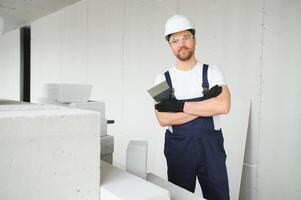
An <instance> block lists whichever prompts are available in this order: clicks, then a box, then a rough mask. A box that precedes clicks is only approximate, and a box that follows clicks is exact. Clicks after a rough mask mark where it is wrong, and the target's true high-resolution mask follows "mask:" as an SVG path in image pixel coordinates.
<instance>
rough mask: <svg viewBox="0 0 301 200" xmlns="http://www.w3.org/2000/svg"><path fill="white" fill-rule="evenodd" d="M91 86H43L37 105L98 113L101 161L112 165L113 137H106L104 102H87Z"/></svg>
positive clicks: (55, 84) (54, 84)
mask: <svg viewBox="0 0 301 200" xmlns="http://www.w3.org/2000/svg"><path fill="white" fill-rule="evenodd" d="M91 90H92V85H87V84H57V83H51V84H50V83H49V84H45V85H44V97H43V98H40V99H39V103H42V104H53V105H59V106H65V107H71V108H79V109H85V110H92V111H97V112H99V113H100V116H101V118H100V136H101V147H103V148H101V155H100V157H101V159H102V160H105V161H106V162H109V163H111V164H112V161H113V152H114V137H113V136H110V135H107V119H106V117H105V113H106V109H105V102H101V101H91V100H88V99H89V96H90V93H91Z"/></svg>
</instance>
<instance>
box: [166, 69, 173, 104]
mask: <svg viewBox="0 0 301 200" xmlns="http://www.w3.org/2000/svg"><path fill="white" fill-rule="evenodd" d="M164 76H165V80H166V82H167V84H168V86H169V88H170V90H171V94H170V98H175V96H174V88H173V87H172V83H171V78H170V74H169V71H166V72H165V73H164Z"/></svg>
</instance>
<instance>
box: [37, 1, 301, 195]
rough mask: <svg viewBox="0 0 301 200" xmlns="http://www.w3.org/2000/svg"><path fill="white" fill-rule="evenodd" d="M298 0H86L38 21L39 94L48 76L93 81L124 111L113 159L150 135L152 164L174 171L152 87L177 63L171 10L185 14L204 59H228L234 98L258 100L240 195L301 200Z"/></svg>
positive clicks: (224, 64)
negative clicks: (170, 38)
mask: <svg viewBox="0 0 301 200" xmlns="http://www.w3.org/2000/svg"><path fill="white" fill-rule="evenodd" d="M300 4H301V3H300V2H298V1H290V2H289V3H287V2H286V1H284V0H278V1H273V2H272V1H269V0H255V1H251V0H249V1H239V0H229V1H210V0H201V1H199V0H185V1H184V0H178V1H172V0H165V1H141V0H118V1H108V0H103V1H99V0H84V1H82V2H79V3H77V4H74V5H72V6H70V7H68V8H65V9H63V10H60V11H58V12H55V13H53V14H51V15H49V16H46V17H44V18H42V19H40V20H37V21H35V22H33V23H32V99H33V100H37V98H39V97H41V96H42V84H43V83H46V82H74V83H92V84H93V85H94V89H93V94H92V99H95V100H101V101H106V103H107V109H106V110H107V118H108V119H115V120H116V124H114V125H112V126H111V125H110V126H109V130H108V131H109V134H112V135H114V136H115V153H114V162H115V164H119V165H124V163H125V149H126V146H127V144H128V141H129V140H130V139H146V140H148V142H149V162H148V169H149V171H152V172H153V173H155V174H158V175H159V176H162V177H166V166H165V158H164V156H163V142H164V137H163V132H164V129H163V128H161V127H159V126H158V124H157V122H156V120H155V115H154V112H153V109H152V100H151V98H150V97H149V96H148V94H147V93H146V90H147V89H148V88H150V87H151V86H152V85H153V81H154V78H155V76H156V75H157V74H158V73H161V72H163V71H164V70H166V69H167V67H168V66H170V65H172V64H173V62H174V57H173V55H172V54H171V53H170V50H169V49H168V47H167V44H166V42H165V41H164V39H163V29H164V23H165V21H166V19H167V18H168V17H169V16H171V15H172V14H174V13H176V12H179V13H181V14H184V15H187V16H188V17H189V18H190V19H191V21H192V22H193V23H194V24H195V26H196V29H197V45H198V46H197V53H198V58H199V59H200V60H201V61H204V62H207V63H210V64H218V65H219V66H220V67H221V69H222V70H223V71H224V74H225V76H226V79H227V82H228V85H229V87H230V89H231V93H232V97H233V98H238V97H240V98H245V99H251V100H252V110H251V115H250V122H249V123H250V124H249V131H248V142H247V147H246V151H245V153H246V155H245V165H244V171H243V180H242V187H241V194H240V199H243V200H249V199H252V200H253V199H283V198H286V199H297V198H298V197H299V195H300V194H298V191H297V189H298V188H300V186H301V183H300V180H301V179H300V173H298V169H299V168H300V161H296V160H298V159H297V157H298V151H297V147H298V144H299V145H300V142H299V141H301V140H300V139H301V138H300V136H299V134H297V133H298V131H300V126H299V125H298V120H299V119H300V116H301V115H300V111H298V110H300V109H297V107H298V105H299V104H300V96H301V94H300V89H298V84H300V80H298V75H299V74H300V69H299V66H298V65H300V62H301V61H300V59H299V57H300V56H298V52H300V50H301V49H300V48H301V47H300V37H298V35H300V32H301V30H300V22H299V21H298V18H300V14H299V12H298V11H299V10H300ZM287 70H289V71H291V73H292V74H288V72H287ZM284 82H285V83H286V82H287V83H289V85H288V86H287V85H285V84H283V83H284ZM286 88H289V91H286V90H285V89H286ZM280 95H287V96H281V97H280ZM279 104H280V108H279ZM286 106H288V109H285V108H286ZM277 108H278V109H277ZM283 115H284V116H285V119H283V118H282V116H283ZM286 135H287V136H288V137H286ZM225 140H227V136H226V135H225ZM275 152H276V153H277V154H275ZM278 160H279V162H276V161H278ZM280 161H283V162H282V163H280ZM287 163H294V164H291V165H290V167H289V168H288V167H287V165H286V164H287ZM287 169H289V170H288V171H287ZM280 180H281V181H280ZM271 184H272V185H271ZM288 186H289V187H288ZM274 188H277V189H276V190H275V189H274ZM284 195H285V196H284Z"/></svg>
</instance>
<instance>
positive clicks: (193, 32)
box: [165, 29, 195, 42]
mask: <svg viewBox="0 0 301 200" xmlns="http://www.w3.org/2000/svg"><path fill="white" fill-rule="evenodd" d="M184 31H189V32H190V33H191V34H192V35H193V37H195V29H188V30H184ZM172 34H174V33H172ZM172 34H169V35H166V36H165V39H166V41H167V42H169V38H170V36H171V35H172Z"/></svg>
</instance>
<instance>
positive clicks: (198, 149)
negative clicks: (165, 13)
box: [155, 15, 230, 200]
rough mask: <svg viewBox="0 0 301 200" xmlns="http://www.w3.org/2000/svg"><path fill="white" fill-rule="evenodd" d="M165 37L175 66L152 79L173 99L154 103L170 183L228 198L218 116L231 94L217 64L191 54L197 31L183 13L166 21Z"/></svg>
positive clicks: (213, 199) (219, 198)
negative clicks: (165, 87) (163, 129)
mask: <svg viewBox="0 0 301 200" xmlns="http://www.w3.org/2000/svg"><path fill="white" fill-rule="evenodd" d="M165 38H166V40H167V42H168V43H169V47H170V49H171V50H172V52H173V54H174V55H175V56H176V64H175V65H174V66H172V67H170V68H169V69H168V70H167V71H166V72H165V73H163V74H159V75H158V76H157V77H156V80H155V84H156V85H157V84H159V83H161V82H163V81H165V80H166V81H167V83H168V85H169V87H170V88H171V89H172V90H173V91H174V97H171V98H169V99H167V100H164V101H162V102H157V103H156V104H155V111H156V117H157V120H158V122H159V123H160V125H161V126H163V127H165V126H167V127H168V128H167V130H166V133H165V144H164V154H165V157H166V160H167V168H168V180H169V181H170V182H172V183H174V184H176V185H178V186H180V187H182V188H185V189H187V190H189V191H191V192H194V191H195V184H196V178H198V180H199V183H200V185H201V188H202V192H203V196H204V198H206V199H208V200H228V199H229V185H228V175H227V169H226V153H225V150H224V145H223V142H224V139H223V134H222V131H221V127H220V117H219V115H221V114H227V113H228V112H229V110H230V92H229V89H228V87H227V85H226V83H225V80H224V77H223V74H222V72H221V71H220V69H219V68H218V67H217V66H214V65H210V66H208V65H207V64H203V63H201V62H200V61H198V60H197V59H196V56H195V45H196V37H195V28H194V27H193V25H192V24H191V23H190V21H189V20H188V19H187V18H186V17H184V16H181V15H174V16H172V17H170V18H169V19H168V20H167V22H166V25H165Z"/></svg>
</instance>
